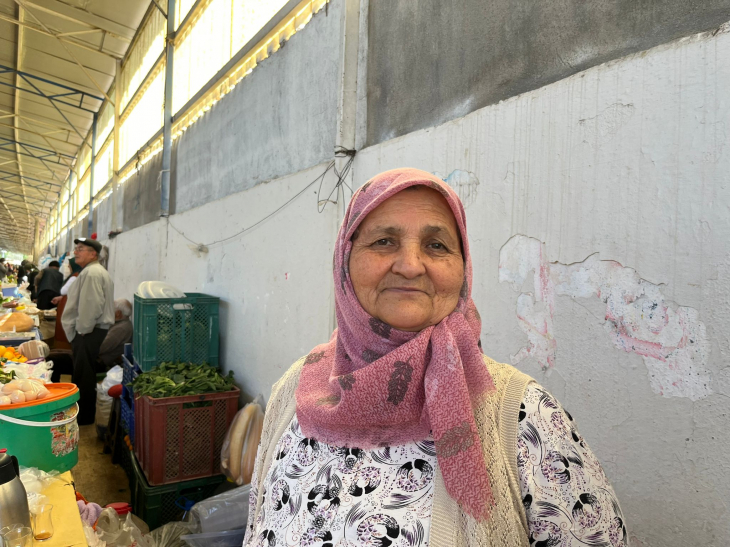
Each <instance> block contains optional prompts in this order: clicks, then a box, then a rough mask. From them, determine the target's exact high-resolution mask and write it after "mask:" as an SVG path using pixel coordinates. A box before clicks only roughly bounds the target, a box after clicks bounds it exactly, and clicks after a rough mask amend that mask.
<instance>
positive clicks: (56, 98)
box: [0, 65, 104, 127]
mask: <svg viewBox="0 0 730 547" xmlns="http://www.w3.org/2000/svg"><path fill="white" fill-rule="evenodd" d="M3 74H15V75H17V76H19V78H20V79H21V80H23V81H24V82H25V83H26V84H28V85H29V86H30V87H32V89H28V88H26V87H20V86H18V85H16V84H14V83H8V82H3V81H0V84H2V85H4V86H7V87H11V88H13V89H17V90H19V91H23V92H25V93H31V94H33V95H37V96H38V97H43V98H44V99H48V100H49V101H51V102H52V103H53V104H55V105H59V104H62V105H66V106H73V107H74V108H78V109H80V110H84V111H85V112H88V113H90V114H96V110H94V109H92V108H86V107H85V106H84V99H91V100H95V101H99V105H98V107H100V106H101V103H102V102H104V97H97V96H96V95H92V94H91V93H87V92H86V91H81V90H78V89H74V88H73V87H69V86H67V85H63V84H59V83H58V82H54V81H53V80H48V79H46V78H41V77H40V76H33V75H32V74H28V73H27V72H22V71H20V70H16V69H14V68H10V67H9V66H5V65H0V75H3ZM38 83H41V84H46V85H52V86H54V87H56V88H57V89H58V92H57V93H44V92H43V91H42V90H41V89H40V88H39V87H38V85H36V84H38ZM98 107H97V110H98ZM64 117H65V116H64ZM66 121H67V122H68V123H69V125H71V126H72V127H73V125H72V124H71V122H69V121H68V120H66Z"/></svg>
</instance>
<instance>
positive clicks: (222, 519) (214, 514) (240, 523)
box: [190, 484, 251, 534]
mask: <svg viewBox="0 0 730 547" xmlns="http://www.w3.org/2000/svg"><path fill="white" fill-rule="evenodd" d="M250 493H251V485H250V484H246V485H245V486H239V487H238V488H234V489H233V490H229V491H228V492H223V493H222V494H218V495H217V496H213V497H211V498H208V499H205V500H203V501H199V502H198V503H196V504H195V505H193V508H192V509H191V510H190V515H191V518H192V520H193V522H196V523H199V525H200V530H201V532H203V533H204V534H207V533H209V532H224V531H226V530H235V529H237V528H243V527H245V526H246V523H247V522H248V497H249V494H250Z"/></svg>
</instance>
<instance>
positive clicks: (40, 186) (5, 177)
mask: <svg viewBox="0 0 730 547" xmlns="http://www.w3.org/2000/svg"><path fill="white" fill-rule="evenodd" d="M15 179H20V181H21V182H16V180H15ZM6 181H7V182H12V183H15V184H18V185H19V186H20V185H22V186H25V187H26V188H34V189H35V190H42V191H44V192H48V191H51V192H56V193H59V192H60V190H61V185H60V184H54V183H52V182H48V181H45V180H40V179H36V178H33V177H29V176H27V175H20V174H18V173H12V172H10V171H3V170H2V169H0V182H6ZM27 181H32V182H34V183H35V184H31V183H29V182H27Z"/></svg>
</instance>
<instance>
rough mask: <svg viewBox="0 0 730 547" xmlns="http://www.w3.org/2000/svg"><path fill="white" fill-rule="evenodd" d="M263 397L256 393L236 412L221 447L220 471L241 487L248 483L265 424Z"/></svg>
mask: <svg viewBox="0 0 730 547" xmlns="http://www.w3.org/2000/svg"><path fill="white" fill-rule="evenodd" d="M263 405H264V397H263V395H259V396H258V397H256V399H254V400H253V402H251V403H248V404H247V405H246V406H244V407H243V408H242V409H241V410H239V411H238V412H237V413H236V416H235V417H234V418H233V422H231V427H229V428H228V433H226V438H225V440H224V441H223V448H222V449H221V470H222V471H223V473H224V474H225V475H226V476H227V477H228V478H229V479H231V480H232V481H233V482H235V483H236V484H237V485H239V486H242V485H244V484H249V483H250V482H251V475H252V474H253V466H254V462H255V461H256V452H257V450H258V446H259V441H260V440H261V430H262V429H263V425H264V411H263Z"/></svg>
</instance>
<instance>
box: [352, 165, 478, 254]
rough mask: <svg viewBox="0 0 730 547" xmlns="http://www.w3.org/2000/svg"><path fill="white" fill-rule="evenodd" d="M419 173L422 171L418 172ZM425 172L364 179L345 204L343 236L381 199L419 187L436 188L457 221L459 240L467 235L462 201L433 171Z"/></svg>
mask: <svg viewBox="0 0 730 547" xmlns="http://www.w3.org/2000/svg"><path fill="white" fill-rule="evenodd" d="M418 173H422V172H418ZM424 175H427V176H426V177H408V178H406V179H405V180H396V181H393V180H388V179H387V178H384V179H380V180H379V177H380V176H381V175H379V176H378V177H375V178H374V179H372V180H370V181H368V182H367V183H365V184H364V185H363V186H362V188H360V189H359V190H358V191H357V192H356V193H355V195H354V196H353V198H352V201H351V202H350V206H349V207H348V211H347V215H346V219H347V229H346V230H345V233H344V234H343V235H344V237H345V240H349V239H351V238H352V235H353V234H354V233H355V231H356V230H357V229H358V227H359V226H360V224H362V222H363V221H364V220H365V218H366V217H367V216H368V214H370V212H372V211H373V210H374V209H376V208H377V207H378V206H380V205H381V204H382V203H384V202H385V201H387V200H388V199H390V198H391V197H393V196H395V195H396V194H399V193H401V192H404V191H406V192H408V191H409V190H418V189H421V188H429V189H431V190H435V191H437V192H438V193H439V194H441V196H443V198H444V199H445V200H446V203H447V204H448V206H449V209H450V210H451V213H452V215H453V216H454V219H455V220H456V225H457V228H458V230H459V235H460V236H461V239H462V240H465V239H466V233H464V232H465V223H464V209H463V207H462V206H461V201H460V200H459V197H458V195H457V194H456V193H455V192H454V191H453V190H452V189H451V188H450V187H449V186H448V185H447V184H446V183H445V182H443V181H440V180H439V179H438V178H436V177H435V176H433V175H428V174H427V173H424Z"/></svg>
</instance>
